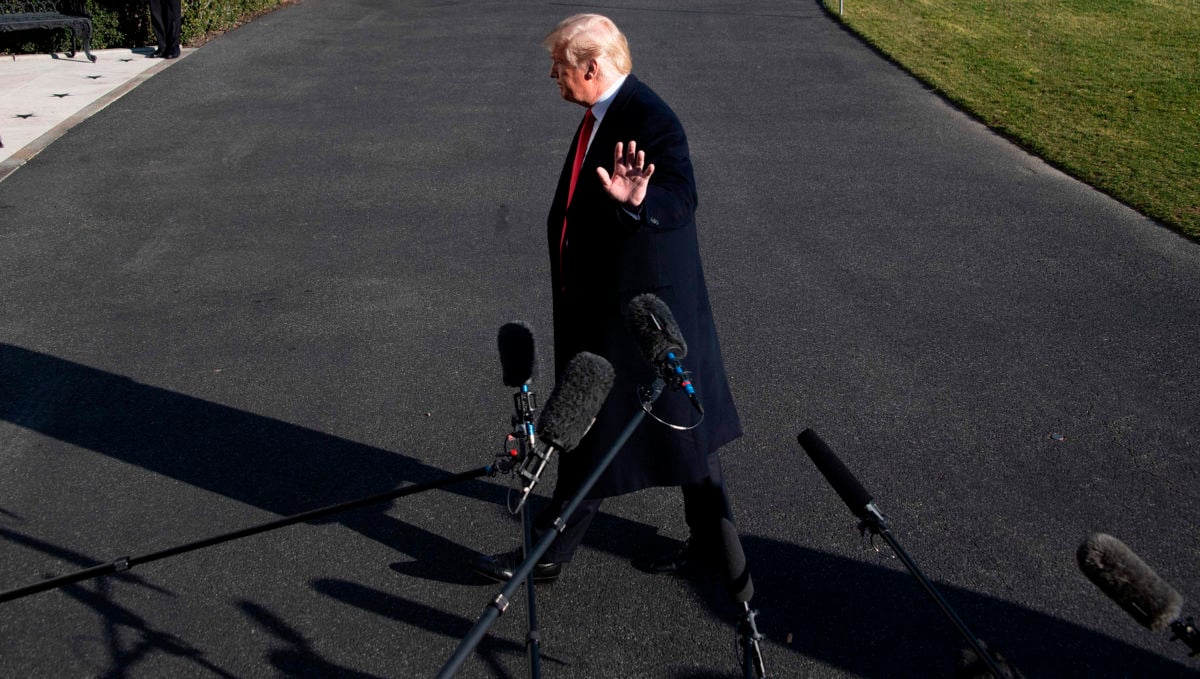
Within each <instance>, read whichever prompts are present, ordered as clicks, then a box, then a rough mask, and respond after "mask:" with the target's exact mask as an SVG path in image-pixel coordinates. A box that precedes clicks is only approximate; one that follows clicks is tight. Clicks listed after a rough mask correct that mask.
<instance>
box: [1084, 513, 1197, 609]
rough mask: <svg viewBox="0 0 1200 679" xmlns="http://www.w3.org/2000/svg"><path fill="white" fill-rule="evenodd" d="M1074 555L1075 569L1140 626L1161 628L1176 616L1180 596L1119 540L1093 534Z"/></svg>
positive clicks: (1181, 599) (1180, 603)
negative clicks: (1077, 566)
mask: <svg viewBox="0 0 1200 679" xmlns="http://www.w3.org/2000/svg"><path fill="white" fill-rule="evenodd" d="M1075 557H1076V559H1078V561H1079V570H1081V571H1083V574H1084V575H1086V576H1087V577H1088V579H1089V580H1091V581H1092V582H1093V583H1095V585H1096V586H1097V587H1099V588H1100V591H1102V592H1104V593H1105V594H1106V595H1108V598H1110V599H1112V600H1113V601H1115V602H1117V604H1119V605H1120V606H1121V608H1124V609H1125V612H1126V613H1128V614H1129V615H1131V616H1133V619H1134V620H1137V621H1138V622H1139V623H1141V624H1142V625H1143V626H1145V627H1147V628H1149V629H1152V630H1161V629H1164V628H1165V627H1167V626H1168V625H1170V624H1171V623H1172V622H1174V621H1175V620H1177V619H1179V613H1180V611H1181V610H1182V609H1183V596H1182V595H1180V594H1179V592H1177V591H1176V590H1175V588H1174V587H1172V586H1171V585H1169V584H1167V582H1166V581H1165V580H1163V579H1162V578H1160V577H1158V574H1157V573H1155V572H1154V571H1153V570H1151V568H1150V567H1149V566H1147V565H1146V562H1144V561H1142V560H1141V559H1140V558H1138V556H1137V555H1136V554H1134V553H1133V550H1131V549H1129V548H1128V547H1126V546H1125V543H1123V542H1121V541H1120V540H1118V539H1116V538H1114V537H1113V536H1111V535H1106V534H1104V533H1095V534H1093V535H1092V536H1091V537H1089V538H1088V539H1087V540H1086V541H1085V542H1084V543H1083V544H1082V545H1080V546H1079V550H1078V551H1077V552H1076V553H1075Z"/></svg>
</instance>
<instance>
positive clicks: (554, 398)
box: [537, 351, 614, 451]
mask: <svg viewBox="0 0 1200 679" xmlns="http://www.w3.org/2000/svg"><path fill="white" fill-rule="evenodd" d="M613 377H614V373H613V367H612V365H611V364H610V363H609V362H608V361H606V360H604V358H603V357H601V356H597V355H596V354H591V353H588V352H586V351H584V352H581V353H579V354H576V355H575V356H574V357H573V358H571V360H570V362H568V363H567V367H566V370H564V371H563V376H562V379H560V380H559V381H558V384H556V385H555V386H554V391H552V392H550V397H549V398H547V399H546V404H545V405H544V406H542V414H541V417H539V418H538V424H537V431H538V436H539V437H540V438H541V439H542V441H543V442H544V443H546V444H547V445H550V446H553V447H555V448H557V449H559V450H564V451H566V450H572V449H574V448H575V446H577V445H579V441H580V440H581V439H582V438H583V435H584V434H586V433H587V430H588V428H589V427H591V426H592V420H594V419H596V414H597V413H599V412H600V406H602V405H604V399H605V398H607V397H608V392H609V390H610V389H612V384H613Z"/></svg>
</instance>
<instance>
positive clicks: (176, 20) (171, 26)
mask: <svg viewBox="0 0 1200 679" xmlns="http://www.w3.org/2000/svg"><path fill="white" fill-rule="evenodd" d="M162 2H163V8H164V10H165V11H164V13H163V27H164V29H165V30H166V36H167V40H168V42H167V46H168V47H169V48H170V49H172V50H176V49H179V38H180V36H181V34H182V33H183V7H182V6H181V5H182V3H181V2H180V0H162Z"/></svg>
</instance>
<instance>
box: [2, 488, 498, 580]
mask: <svg viewBox="0 0 1200 679" xmlns="http://www.w3.org/2000/svg"><path fill="white" fill-rule="evenodd" d="M492 473H494V468H493V467H492V466H491V465H488V466H487V467H483V468H481V469H473V470H471V471H466V472H460V473H458V474H452V475H450V476H447V477H445V478H442V479H438V480H436V481H429V482H427V483H420V484H417V485H413V486H405V487H403V488H395V489H393V490H390V491H388V492H386V493H380V494H378V495H372V496H370V497H365V498H360V499H358V500H351V501H350V502H343V503H342V504H337V505H330V506H327V507H321V508H320V509H313V510H311V511H307V512H303V513H301V514H294V515H292V516H287V517H284V518H282V519H277V520H275V521H270V522H267V523H263V524H259V525H257V526H251V527H249V528H242V529H241V530H236V531H233V532H231V533H224V534H221V535H216V536H213V537H210V538H205V539H203V540H197V541H196V542H189V543H187V544H184V545H179V546H177V547H170V548H168V549H164V550H161V551H158V552H154V553H151V554H146V555H143V556H123V557H121V558H119V559H117V560H115V561H113V562H111V563H107V564H100V565H97V566H92V567H90V568H86V569H84V570H81V571H78V572H75V573H71V574H68V575H63V576H60V577H57V578H51V579H49V580H43V581H41V582H39V583H36V584H33V585H26V586H25V587H18V588H16V589H10V590H8V591H7V592H3V593H0V603H4V602H6V601H12V600H14V599H20V598H22V597H26V596H29V595H31V594H37V593H38V592H45V591H47V590H51V589H57V588H59V587H63V586H64V585H70V584H73V583H76V582H82V581H84V580H90V579H92V578H96V577H100V576H103V575H110V574H112V573H118V572H120V571H127V570H129V569H130V568H133V567H134V566H139V565H141V564H146V563H150V562H152V561H158V560H160V559H166V558H168V557H172V556H179V555H180V554H186V553H188V552H193V551H195V550H197V549H203V548H205V547H212V546H213V545H219V544H221V543H223V542H230V541H232V540H237V539H239V538H244V537H249V536H251V535H257V534H259V533H265V532H267V531H272V530H275V529H277V528H283V527H285V526H291V525H293V524H297V523H303V522H305V521H312V520H313V519H319V518H321V517H324V516H328V515H330V514H337V513H339V512H345V511H349V510H351V509H358V508H359V507H366V506H368V505H373V504H376V503H378V502H384V501H386V500H394V499H396V498H399V497H403V496H405V495H413V494H416V493H420V492H423V491H426V490H433V489H434V488H441V487H442V486H448V485H451V484H454V483H458V482H459V481H466V480H468V479H473V478H477V477H480V476H486V475H490V474H492Z"/></svg>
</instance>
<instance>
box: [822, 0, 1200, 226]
mask: <svg viewBox="0 0 1200 679" xmlns="http://www.w3.org/2000/svg"><path fill="white" fill-rule="evenodd" d="M824 2H825V4H826V6H827V7H828V8H829V9H830V10H831V11H832V12H833V13H834V14H837V12H838V0H824ZM843 20H844V21H845V22H846V24H847V25H849V27H850V28H851V29H853V30H854V31H856V32H858V33H859V34H860V35H862V36H863V37H864V38H865V39H866V40H867V41H868V42H870V43H871V44H872V45H874V46H876V47H877V48H878V49H879V50H881V51H882V52H884V53H885V54H887V55H889V56H890V57H892V58H893V59H895V60H896V61H897V62H899V63H900V64H902V65H903V66H904V67H905V68H907V69H908V70H909V71H911V72H912V73H913V74H914V75H916V76H917V77H918V78H920V79H922V80H923V81H925V82H927V83H928V84H930V85H931V86H933V87H935V88H936V89H937V90H938V91H939V92H941V93H942V94H943V95H945V96H946V97H947V98H949V99H950V100H951V101H954V102H955V103H956V104H958V105H959V106H961V107H963V108H964V109H966V110H968V111H970V112H971V113H973V114H974V115H976V116H978V117H979V118H980V119H981V120H982V121H983V122H984V123H986V124H987V125H989V126H990V127H992V128H994V129H996V130H998V131H1000V132H1001V133H1003V134H1004V135H1006V136H1008V137H1009V138H1011V139H1013V140H1015V141H1017V142H1018V143H1020V144H1022V145H1023V146H1024V147H1025V148H1027V149H1029V150H1030V151H1032V152H1033V153H1036V154H1037V155H1039V156H1041V157H1042V158H1044V159H1046V160H1047V161H1049V162H1050V163H1053V164H1054V165H1056V166H1057V167H1059V168H1061V169H1063V170H1064V171H1066V172H1068V173H1070V174H1072V175H1074V176H1076V177H1078V178H1079V179H1081V180H1083V181H1085V182H1087V183H1089V184H1091V185H1092V186H1095V187H1096V188H1098V189H1100V190H1102V191H1104V192H1106V193H1108V194H1110V195H1112V196H1113V197H1115V198H1117V199H1118V200H1121V201H1122V202H1124V203H1126V204H1127V205H1130V206H1132V207H1134V208H1135V209H1137V210H1139V211H1141V212H1142V213H1143V214H1146V215H1149V216H1151V217H1154V218H1156V219H1159V220H1161V221H1163V222H1165V223H1166V224H1168V225H1170V226H1172V227H1174V228H1176V229H1178V230H1180V231H1181V232H1183V233H1185V234H1187V235H1189V236H1191V237H1192V238H1200V0H1173V1H1170V2H1168V1H1167V0H1040V1H1038V2H1034V1H1033V0H990V1H989V0H845V14H844V16H843Z"/></svg>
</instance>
